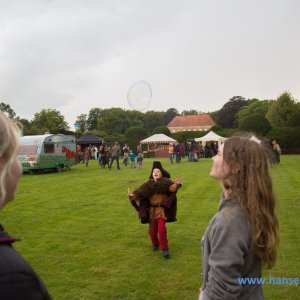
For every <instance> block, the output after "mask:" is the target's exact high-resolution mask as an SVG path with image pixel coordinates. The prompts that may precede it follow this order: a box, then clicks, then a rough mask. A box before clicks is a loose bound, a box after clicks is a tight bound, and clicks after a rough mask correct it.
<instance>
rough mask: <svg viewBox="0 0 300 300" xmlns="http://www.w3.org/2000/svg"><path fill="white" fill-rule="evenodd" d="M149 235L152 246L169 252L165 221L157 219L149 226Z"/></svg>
mask: <svg viewBox="0 0 300 300" xmlns="http://www.w3.org/2000/svg"><path fill="white" fill-rule="evenodd" d="M149 235H150V239H151V242H152V246H160V248H161V250H169V246H168V239H167V228H166V220H164V219H163V218H157V219H155V221H154V222H153V221H152V222H150V224H149Z"/></svg>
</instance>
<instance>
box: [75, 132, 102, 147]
mask: <svg viewBox="0 0 300 300" xmlns="http://www.w3.org/2000/svg"><path fill="white" fill-rule="evenodd" d="M103 141H104V140H103V139H101V138H99V137H97V136H96V135H93V134H84V135H83V136H81V137H80V138H79V139H77V144H79V145H87V144H101V143H102V142H103Z"/></svg>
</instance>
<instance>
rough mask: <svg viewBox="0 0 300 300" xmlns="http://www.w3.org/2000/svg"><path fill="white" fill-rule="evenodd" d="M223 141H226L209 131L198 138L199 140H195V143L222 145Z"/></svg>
mask: <svg viewBox="0 0 300 300" xmlns="http://www.w3.org/2000/svg"><path fill="white" fill-rule="evenodd" d="M225 140H227V138H225V137H222V136H220V135H218V134H216V133H214V132H213V131H210V132H209V133H207V134H206V135H204V136H202V137H199V138H195V141H196V142H210V141H213V142H219V143H223V142H224V141H225Z"/></svg>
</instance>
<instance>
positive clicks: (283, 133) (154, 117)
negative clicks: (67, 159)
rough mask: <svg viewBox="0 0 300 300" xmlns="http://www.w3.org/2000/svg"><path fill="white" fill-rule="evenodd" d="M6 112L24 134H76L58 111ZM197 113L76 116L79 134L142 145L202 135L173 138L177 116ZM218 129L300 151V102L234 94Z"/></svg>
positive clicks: (216, 115)
mask: <svg viewBox="0 0 300 300" xmlns="http://www.w3.org/2000/svg"><path fill="white" fill-rule="evenodd" d="M0 110H1V111H3V112H5V113H7V114H8V115H9V116H10V117H11V118H12V119H15V120H17V121H18V122H19V123H20V124H22V127H23V134H24V135H38V134H44V133H45V132H51V133H64V134H74V133H75V132H74V131H72V130H70V127H69V125H68V124H67V122H66V121H65V118H64V116H63V115H61V113H60V112H59V111H58V110H56V109H42V110H41V111H40V112H37V113H35V114H34V116H33V119H32V121H29V120H26V119H22V118H20V117H18V116H17V114H16V112H15V111H14V110H13V108H11V107H10V105H9V104H5V103H3V102H2V103H0ZM201 113H202V112H199V111H197V110H194V109H193V110H184V111H182V112H181V113H179V112H178V111H177V110H176V109H175V108H169V109H168V110H166V111H147V112H145V113H142V112H140V111H136V110H125V109H122V108H107V109H101V108H92V109H90V111H89V112H88V113H87V114H81V115H79V116H77V118H76V124H79V125H80V129H79V130H77V131H76V135H77V136H78V137H80V136H81V135H82V134H84V133H92V134H95V135H97V136H99V137H101V138H103V139H104V140H106V141H108V142H113V141H116V140H118V141H120V142H125V141H126V142H127V143H133V144H136V143H137V142H138V141H140V140H141V139H144V138H146V137H148V136H149V135H151V134H154V133H165V134H167V135H169V136H172V137H173V138H175V139H177V140H178V141H180V142H182V141H185V140H186V139H188V138H195V137H201V136H203V135H204V134H206V132H194V131H193V132H179V133H174V134H171V133H170V131H169V129H168V128H167V125H168V123H169V122H170V121H171V120H172V119H173V118H174V117H175V116H177V115H195V114H201ZM208 114H209V115H210V116H211V117H212V119H213V120H214V122H215V123H216V125H215V126H214V127H213V128H212V130H214V131H215V132H217V133H219V134H220V135H223V136H230V135H232V134H234V133H236V132H245V131H246V132H252V133H254V134H256V135H257V136H259V137H268V138H275V139H277V140H278V141H279V143H281V144H282V148H283V149H286V152H291V153H293V152H298V151H299V148H300V136H299V135H300V103H299V102H298V101H296V100H295V99H294V98H293V96H292V95H291V94H290V93H289V92H283V93H282V94H281V95H280V96H279V97H278V98H277V99H276V100H259V99H247V100H246V99H245V98H243V97H242V96H234V97H232V98H231V99H229V100H228V101H227V102H226V103H225V104H224V105H223V107H222V108H221V109H220V110H217V111H213V112H208Z"/></svg>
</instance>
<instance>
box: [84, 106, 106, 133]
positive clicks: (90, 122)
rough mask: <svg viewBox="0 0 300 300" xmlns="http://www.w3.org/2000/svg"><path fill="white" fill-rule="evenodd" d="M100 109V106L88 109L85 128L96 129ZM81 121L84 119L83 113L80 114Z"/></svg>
mask: <svg viewBox="0 0 300 300" xmlns="http://www.w3.org/2000/svg"><path fill="white" fill-rule="evenodd" d="M101 113H102V109H101V108H92V109H90V111H89V116H88V118H87V120H86V127H85V130H93V129H97V123H98V118H99V117H100V116H101ZM81 116H82V118H83V121H85V118H84V115H81Z"/></svg>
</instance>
